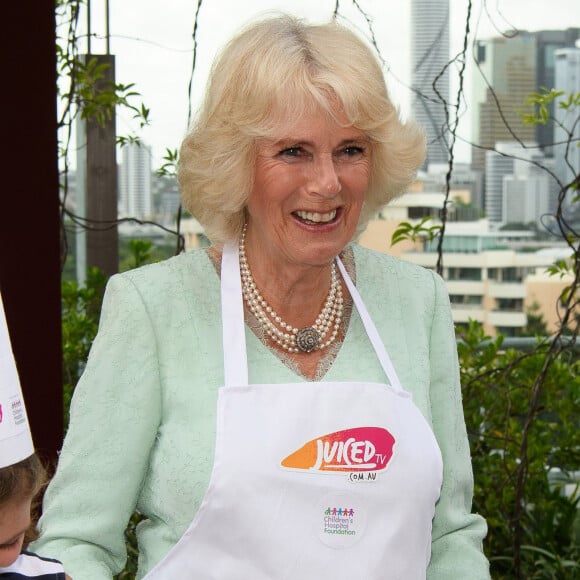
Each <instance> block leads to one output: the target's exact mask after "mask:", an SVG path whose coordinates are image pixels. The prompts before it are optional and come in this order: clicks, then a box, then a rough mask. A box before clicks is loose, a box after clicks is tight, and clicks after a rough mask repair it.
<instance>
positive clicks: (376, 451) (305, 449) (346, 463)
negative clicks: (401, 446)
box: [281, 427, 395, 481]
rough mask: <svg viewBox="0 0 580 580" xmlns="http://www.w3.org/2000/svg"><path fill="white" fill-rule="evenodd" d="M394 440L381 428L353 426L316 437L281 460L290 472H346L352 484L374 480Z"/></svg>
mask: <svg viewBox="0 0 580 580" xmlns="http://www.w3.org/2000/svg"><path fill="white" fill-rule="evenodd" d="M394 445H395V438H394V437H393V436H392V435H391V433H389V431H387V430H386V429H383V428H382V427H355V428H354V429H345V430H342V431H336V432H334V433H329V434H328V435H323V436H321V437H317V438H315V439H312V440H311V441H308V442H307V443H305V444H304V445H303V446H302V447H301V448H300V449H298V450H296V451H294V452H293V453H291V454H290V455H288V457H286V458H285V459H283V460H282V462H281V466H282V467H285V468H287V469H293V470H305V471H309V472H312V471H319V472H322V473H346V474H347V475H348V478H349V479H350V480H351V481H374V480H375V479H376V476H377V472H379V471H383V470H384V469H386V468H387V465H388V463H389V461H390V460H391V457H392V456H393V447H394Z"/></svg>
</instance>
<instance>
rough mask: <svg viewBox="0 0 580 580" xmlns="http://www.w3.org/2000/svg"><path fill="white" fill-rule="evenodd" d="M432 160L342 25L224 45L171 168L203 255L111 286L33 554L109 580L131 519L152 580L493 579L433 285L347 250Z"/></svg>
mask: <svg viewBox="0 0 580 580" xmlns="http://www.w3.org/2000/svg"><path fill="white" fill-rule="evenodd" d="M424 155H425V143H424V138H423V135H422V134H421V132H420V131H419V130H418V129H417V128H416V127H415V126H414V125H412V124H405V123H402V122H401V120H400V118H399V116H398V114H397V111H396V110H395V108H394V107H393V105H392V103H391V101H390V99H389V95H388V92H387V89H386V86H385V82H384V78H383V75H382V72H381V68H380V66H379V64H378V62H377V60H376V58H375V57H374V55H373V53H372V51H371V50H370V49H369V47H368V46H367V45H366V44H365V42H363V41H362V40H361V39H360V38H359V37H358V36H357V35H356V34H355V33H353V32H352V31H350V30H349V29H347V28H346V27H344V26H341V25H339V24H337V23H336V22H330V23H328V24H323V25H310V24H308V23H305V22H303V21H301V20H299V19H296V18H293V17H290V16H286V15H280V16H277V17H272V18H269V19H266V20H263V21H258V22H256V23H254V24H252V25H250V26H249V27H248V28H247V29H245V30H243V31H241V32H240V34H239V35H237V36H236V37H235V38H234V39H233V40H232V41H231V42H230V43H229V44H228V45H227V46H226V47H225V48H224V50H223V52H222V53H221V55H220V57H219V58H218V60H217V61H216V63H215V65H214V67H213V70H212V75H211V77H210V82H209V86H208V90H207V96H206V99H205V104H204V106H203V107H202V110H201V111H200V114H199V117H198V119H197V120H196V122H195V123H194V124H193V126H192V127H191V130H190V132H189V133H188V135H187V136H186V138H185V140H184V142H183V145H182V147H181V152H180V159H179V173H178V175H179V182H180V187H181V191H182V198H183V202H184V204H185V205H186V206H187V207H188V209H189V210H190V211H191V212H192V214H193V215H194V216H196V217H197V218H198V220H199V221H200V222H201V223H202V224H203V226H204V228H205V231H206V233H207V235H208V237H209V238H210V240H211V242H212V244H211V246H210V247H209V248H200V249H197V250H193V251H191V252H189V253H186V254H183V255H180V256H177V257H175V258H171V259H169V260H166V261H164V262H161V263H158V264H154V265H151V266H145V267H142V268H138V269H135V270H132V271H129V272H126V273H124V274H120V275H116V276H113V277H112V278H111V279H110V281H109V284H108V286H107V291H106V295H105V298H104V302H103V312H102V315H101V323H100V326H99V332H98V335H97V337H96V339H95V342H94V344H93V347H92V350H91V354H90V356H89V360H88V362H87V366H86V369H85V372H84V374H83V376H82V377H81V380H80V382H79V384H78V386H77V388H76V390H75V394H74V398H73V402H72V406H71V421H70V426H69V430H68V433H67V437H66V440H65V444H64V447H63V450H62V452H61V455H60V460H59V465H58V469H57V472H56V475H55V477H54V478H53V480H52V482H51V484H50V486H49V489H48V491H47V493H46V496H45V504H44V514H43V517H42V519H41V538H40V541H39V542H38V546H39V547H41V548H42V549H43V550H45V551H46V552H47V553H53V554H58V555H59V556H60V557H61V558H62V559H63V560H64V561H65V563H66V565H67V567H70V569H71V572H72V573H73V575H76V576H78V577H79V578H91V580H101V579H103V580H105V579H107V580H110V578H111V576H112V575H114V574H116V573H118V572H119V570H120V569H121V568H122V566H123V564H124V559H125V550H124V542H123V533H122V532H123V530H124V529H125V526H126V523H127V520H128V518H129V517H130V515H131V513H132V512H133V510H134V509H135V507H136V508H137V509H138V511H139V512H140V514H141V515H142V517H143V521H142V522H141V523H140V525H139V527H138V529H137V536H138V542H139V551H140V555H139V572H138V577H140V578H145V579H147V580H170V579H171V580H174V579H175V578H204V579H205V578H215V579H218V580H231V579H232V578H244V579H250V578H251V579H252V580H278V579H280V580H281V579H283V578H300V579H301V580H315V579H316V580H319V579H320V578H321V577H325V576H332V577H333V578H337V579H339V580H346V579H347V578H353V577H356V578H364V579H365V580H379V579H382V578H385V577H388V578H392V579H397V580H403V579H404V580H409V579H417V580H419V579H425V578H427V577H428V578H429V579H430V580H448V579H449V578H461V579H462V580H487V579H488V578H489V572H488V564H487V560H486V558H485V556H484V555H483V552H482V548H481V543H482V539H483V537H484V536H485V531H486V526H485V522H484V520H483V519H482V518H481V517H479V516H478V515H475V514H472V513H471V504H470V502H471V495H472V477H471V464H470V457H469V447H468V443H467V436H466V433H465V423H464V420H463V412H462V407H461V395H460V387H459V373H458V364H457V353H456V345H455V337H454V333H453V325H452V322H451V310H450V305H449V298H448V296H447V294H446V291H445V286H444V283H443V281H442V280H441V278H440V277H438V276H437V275H436V274H434V273H432V272H429V271H427V270H424V269H422V268H420V267H418V266H414V265H412V264H409V263H404V262H401V261H399V260H396V259H394V258H391V257H389V256H386V255H383V254H378V253H375V252H372V251H369V250H365V249H363V248H361V247H360V246H358V245H357V244H356V238H357V235H358V233H360V232H361V231H362V230H363V229H364V227H365V225H366V223H367V221H368V219H369V218H370V216H371V215H373V214H374V213H375V212H376V211H377V210H378V209H379V208H381V207H382V206H383V205H384V204H385V203H387V202H388V201H389V200H391V199H392V198H393V197H395V196H397V195H399V194H401V193H402V192H403V191H404V190H405V188H406V187H407V186H408V185H409V183H410V182H411V181H412V180H413V178H414V175H415V172H416V170H417V168H418V167H419V165H420V164H421V162H422V160H423V158H424ZM361 474H362V476H361ZM184 570H187V573H184Z"/></svg>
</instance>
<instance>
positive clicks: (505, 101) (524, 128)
mask: <svg viewBox="0 0 580 580" xmlns="http://www.w3.org/2000/svg"><path fill="white" fill-rule="evenodd" d="M475 60H476V68H475V69H474V73H473V99H472V101H473V110H472V115H473V117H472V139H473V143H474V144H476V145H478V147H474V149H473V156H472V166H473V168H474V169H476V170H479V171H482V170H483V169H484V167H485V153H486V150H487V149H491V148H494V147H495V144H496V143H498V142H500V141H512V140H514V141H515V137H514V134H515V135H516V136H517V138H518V139H519V140H521V141H533V140H534V127H533V126H532V125H523V123H522V117H521V114H522V112H523V111H524V110H525V103H526V98H527V97H528V96H529V95H530V94H531V93H533V92H535V91H536V40H535V38H534V36H533V35H531V34H529V33H528V32H524V31H522V32H520V33H519V34H518V35H517V36H515V37H513V38H506V37H498V38H491V39H488V40H480V41H478V42H477V45H476V54H475ZM486 193H487V191H486ZM485 204H486V209H487V205H488V204H487V201H486V202H485ZM490 219H492V218H491V216H490Z"/></svg>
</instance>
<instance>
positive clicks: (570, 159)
mask: <svg viewBox="0 0 580 580" xmlns="http://www.w3.org/2000/svg"><path fill="white" fill-rule="evenodd" d="M554 56H555V78H554V88H555V89H556V90H559V91H564V93H565V94H564V95H563V97H562V98H563V99H566V98H567V95H570V94H572V95H577V94H579V93H580V48H563V49H560V50H556V51H555V53H554ZM554 116H555V118H556V121H557V123H556V127H555V129H554V138H555V142H556V143H557V145H554V162H555V171H556V175H557V176H558V178H559V179H560V181H561V182H562V184H564V185H566V184H567V183H569V182H570V181H572V180H573V179H574V177H575V176H577V175H578V174H580V147H578V141H579V140H580V123H579V122H578V118H579V117H580V111H579V110H578V107H574V106H572V107H570V108H569V109H565V108H561V107H556V108H555V110H554ZM576 205H578V204H576Z"/></svg>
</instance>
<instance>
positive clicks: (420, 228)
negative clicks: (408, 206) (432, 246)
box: [391, 217, 441, 246]
mask: <svg viewBox="0 0 580 580" xmlns="http://www.w3.org/2000/svg"><path fill="white" fill-rule="evenodd" d="M431 221H433V218H432V217H426V218H423V219H422V220H421V221H420V222H418V223H416V224H412V223H410V222H401V223H400V224H399V226H398V227H397V229H396V230H395V231H394V232H393V235H392V236H391V244H392V245H393V246H394V245H395V244H398V243H399V242H401V241H403V240H410V241H411V242H416V241H417V240H424V239H427V240H428V241H430V242H431V241H433V240H434V239H435V237H436V236H437V235H439V233H440V231H441V225H440V224H435V225H432V226H429V225H427V224H428V223H429V222H431Z"/></svg>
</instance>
